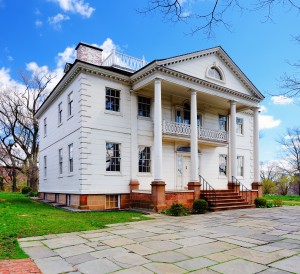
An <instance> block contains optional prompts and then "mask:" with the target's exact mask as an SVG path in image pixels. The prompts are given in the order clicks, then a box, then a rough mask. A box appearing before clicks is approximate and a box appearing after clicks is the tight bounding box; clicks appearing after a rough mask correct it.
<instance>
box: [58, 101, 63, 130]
mask: <svg viewBox="0 0 300 274" xmlns="http://www.w3.org/2000/svg"><path fill="white" fill-rule="evenodd" d="M61 123H62V103H59V104H58V124H59V125H60V124H61Z"/></svg>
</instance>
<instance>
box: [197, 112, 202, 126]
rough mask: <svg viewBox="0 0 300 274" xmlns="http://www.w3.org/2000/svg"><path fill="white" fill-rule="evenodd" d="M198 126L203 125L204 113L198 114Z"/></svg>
mask: <svg viewBox="0 0 300 274" xmlns="http://www.w3.org/2000/svg"><path fill="white" fill-rule="evenodd" d="M197 126H198V127H202V115H201V114H197Z"/></svg>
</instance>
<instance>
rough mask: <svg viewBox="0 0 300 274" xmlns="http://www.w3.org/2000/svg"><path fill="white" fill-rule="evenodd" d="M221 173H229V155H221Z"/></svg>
mask: <svg viewBox="0 0 300 274" xmlns="http://www.w3.org/2000/svg"><path fill="white" fill-rule="evenodd" d="M219 175H225V176H226V175H227V155H226V154H220V155H219Z"/></svg>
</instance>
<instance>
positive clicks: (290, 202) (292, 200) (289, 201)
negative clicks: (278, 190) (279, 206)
mask: <svg viewBox="0 0 300 274" xmlns="http://www.w3.org/2000/svg"><path fill="white" fill-rule="evenodd" d="M264 198H265V199H267V200H268V201H272V200H273V201H274V200H281V201H282V202H283V204H284V205H287V206H300V196H296V195H286V196H283V195H275V194H265V195H264Z"/></svg>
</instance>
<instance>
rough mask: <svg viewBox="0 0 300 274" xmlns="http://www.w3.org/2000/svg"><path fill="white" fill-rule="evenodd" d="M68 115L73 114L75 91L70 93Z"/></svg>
mask: <svg viewBox="0 0 300 274" xmlns="http://www.w3.org/2000/svg"><path fill="white" fill-rule="evenodd" d="M68 115H69V116H72V115H73V92H71V93H70V94H69V95H68Z"/></svg>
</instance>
